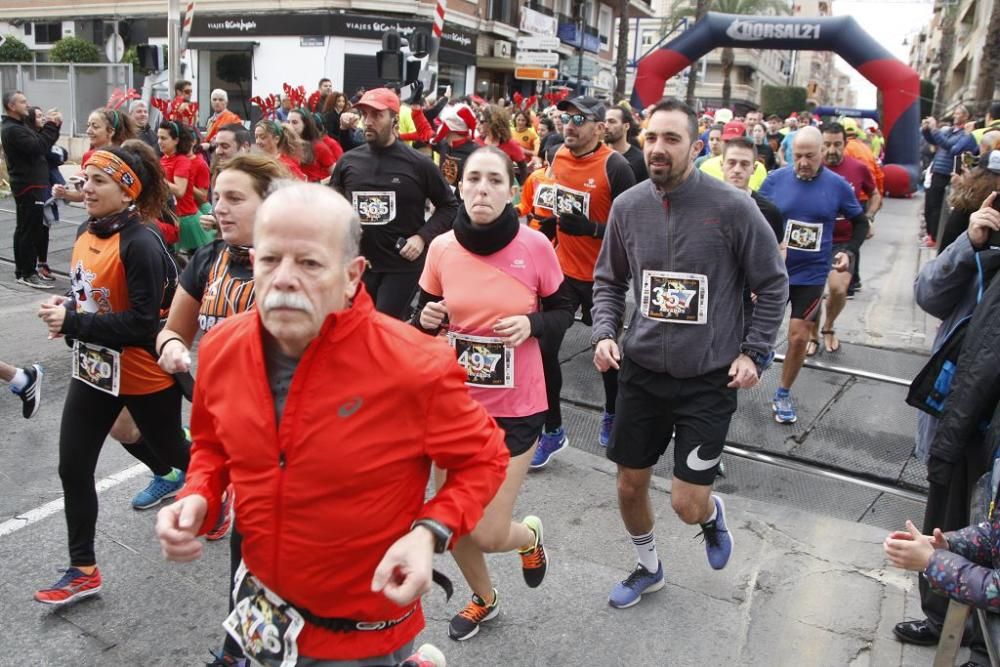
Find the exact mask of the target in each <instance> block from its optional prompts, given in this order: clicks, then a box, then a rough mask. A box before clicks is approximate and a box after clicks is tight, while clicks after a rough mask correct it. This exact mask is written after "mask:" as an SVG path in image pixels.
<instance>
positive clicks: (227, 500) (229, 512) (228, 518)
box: [205, 484, 236, 542]
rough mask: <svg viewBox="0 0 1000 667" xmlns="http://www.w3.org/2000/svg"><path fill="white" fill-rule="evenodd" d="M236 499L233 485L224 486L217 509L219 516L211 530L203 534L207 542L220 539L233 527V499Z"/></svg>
mask: <svg viewBox="0 0 1000 667" xmlns="http://www.w3.org/2000/svg"><path fill="white" fill-rule="evenodd" d="M235 499H236V496H235V492H234V491H233V485H232V484H230V485H229V486H227V487H226V491H225V493H223V494H222V508H221V509H220V510H219V518H218V519H217V520H216V522H215V526H214V527H213V528H212V530H210V531H208V532H207V533H206V534H205V539H206V540H208V541H209V542H214V541H216V540H221V539H222V538H223V537H225V536H226V535H228V534H229V529H230V528H232V527H233V501H234V500H235Z"/></svg>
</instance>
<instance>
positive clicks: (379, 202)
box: [351, 192, 396, 225]
mask: <svg viewBox="0 0 1000 667" xmlns="http://www.w3.org/2000/svg"><path fill="white" fill-rule="evenodd" d="M351 202H352V203H353V204H354V210H355V211H357V212H358V217H359V218H361V224H362V225H386V224H388V223H390V222H392V221H393V220H395V219H396V193H395V192H352V193H351Z"/></svg>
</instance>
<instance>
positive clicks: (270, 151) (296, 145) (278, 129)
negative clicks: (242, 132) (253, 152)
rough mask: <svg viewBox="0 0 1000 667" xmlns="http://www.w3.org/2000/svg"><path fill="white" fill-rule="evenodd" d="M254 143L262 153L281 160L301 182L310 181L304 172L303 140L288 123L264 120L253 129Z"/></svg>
mask: <svg viewBox="0 0 1000 667" xmlns="http://www.w3.org/2000/svg"><path fill="white" fill-rule="evenodd" d="M253 136H254V141H256V143H257V148H258V149H260V151H261V152H262V153H265V154H267V155H270V156H271V157H273V158H277V159H278V160H280V161H281V162H282V163H283V164H284V165H285V167H286V168H287V169H288V171H289V172H291V174H292V176H293V177H294V178H296V179H298V180H300V181H305V180H308V179H307V178H306V175H305V173H304V172H303V171H302V167H301V161H302V140H301V139H299V136H298V135H297V134H295V131H294V130H293V129H292V127H291V126H290V125H288V124H287V123H279V122H278V121H276V120H268V119H264V120H262V121H260V122H258V123H257V125H256V127H254V129H253Z"/></svg>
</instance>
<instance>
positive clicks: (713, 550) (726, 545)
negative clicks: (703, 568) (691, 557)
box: [695, 496, 733, 570]
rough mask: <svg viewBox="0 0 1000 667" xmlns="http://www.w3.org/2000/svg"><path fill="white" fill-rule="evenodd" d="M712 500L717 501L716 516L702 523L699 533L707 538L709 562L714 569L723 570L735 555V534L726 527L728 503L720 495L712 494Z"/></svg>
mask: <svg viewBox="0 0 1000 667" xmlns="http://www.w3.org/2000/svg"><path fill="white" fill-rule="evenodd" d="M712 501H713V502H714V503H715V512H716V514H715V518H714V519H712V520H711V521H709V522H708V523H703V524H701V532H700V533H699V535H701V537H702V538H703V539H704V540H705V553H706V554H707V555H708V564H709V565H711V566H712V569H713V570H721V569H722V568H724V567H725V566H726V563H728V562H729V557H730V556H732V555H733V536H732V535H730V534H729V529H728V528H727V527H726V504H725V503H723V502H722V498H720V497H719V496H712ZM695 537H697V535H696V536H695Z"/></svg>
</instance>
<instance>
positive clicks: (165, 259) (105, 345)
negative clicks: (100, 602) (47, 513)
mask: <svg viewBox="0 0 1000 667" xmlns="http://www.w3.org/2000/svg"><path fill="white" fill-rule="evenodd" d="M145 155H146V156H145V157H143V156H141V155H139V154H137V153H134V152H132V151H129V150H127V149H122V148H114V147H108V148H105V149H101V150H97V151H95V152H94V153H92V154H91V155H90V157H89V159H88V160H87V161H86V162H85V163H84V173H85V176H86V179H87V180H86V183H85V184H84V186H83V195H84V200H83V201H84V205H85V207H86V209H87V213H88V214H89V216H90V217H89V219H88V220H87V221H86V222H85V223H84V224H83V225H82V226H81V228H80V231H79V235H78V237H77V240H76V243H75V244H74V246H73V255H72V260H71V264H70V267H69V268H70V278H71V283H72V290H71V296H69V297H66V296H53V297H51V298H50V299H49V300H48V301H47V302H46V303H44V304H42V306H41V307H40V309H39V312H38V316H39V317H40V318H41V319H42V321H43V322H44V323H45V325H46V327H47V329H48V333H49V336H50V337H53V338H55V337H63V336H65V337H66V339H67V340H68V341H70V342H72V345H73V372H72V375H73V379H72V380H71V381H70V384H69V389H68V391H67V394H66V400H65V403H64V405H63V415H62V425H61V426H60V430H59V477H60V479H61V480H62V487H63V493H64V496H65V499H66V502H65V513H66V522H67V524H68V528H69V531H68V532H69V568H67V569H66V570H65V573H64V575H63V576H62V577H61V578H60V579H59V581H57V582H56V583H55V584H53V585H52V586H49V587H47V588H44V589H42V590H40V591H38V592H37V593H36V594H35V599H36V600H37V601H39V602H43V603H46V604H51V605H63V604H67V603H69V602H72V601H74V600H77V599H79V598H82V597H87V596H90V595H94V594H95V593H97V592H99V591H100V590H101V575H100V573H99V571H98V569H97V558H96V555H95V552H94V537H95V532H96V527H97V492H96V491H95V489H94V472H95V470H96V468H97V461H98V458H99V456H100V452H101V447H102V445H103V444H104V440H105V438H106V437H107V435H108V433H109V432H110V430H111V427H112V425H113V424H114V423H115V420H116V419H117V418H118V416H119V414H120V413H121V412H122V410H123V409H124V408H127V409H128V411H129V413H130V414H131V416H132V418H134V419H135V422H136V424H137V425H138V427H139V429H140V430H141V431H142V433H143V434H144V435H145V436H146V437H145V438H144V439H141V440H140V441H139V442H138V443H134V444H133V445H127V446H126V448H127V449H128V450H129V452H130V453H131V454H132V455H133V456H135V457H136V458H138V459H139V460H140V461H142V462H143V463H145V464H146V465H147V466H149V467H150V468H151V469H152V470H153V471H154V472H155V473H156V474H158V475H159V474H163V475H174V476H177V477H179V478H180V479H183V473H182V472H181V471H183V470H185V469H186V468H187V465H188V459H189V452H188V447H187V443H186V441H185V438H184V432H183V429H182V428H181V418H180V407H181V391H180V389H179V388H178V387H177V385H176V384H175V383H174V379H173V378H172V377H171V376H170V375H169V374H168V373H166V372H164V371H163V370H162V369H161V368H160V367H159V366H158V365H157V363H156V357H155V354H156V351H155V340H156V333H157V330H158V329H159V324H160V316H161V312H162V310H163V309H164V308H165V307H166V305H167V304H169V303H170V299H171V297H172V295H171V294H170V291H171V289H170V287H171V285H172V284H173V281H174V280H175V279H176V267H175V266H174V264H173V261H172V260H171V259H170V256H169V254H168V253H167V249H166V246H165V245H164V243H163V241H162V239H161V238H160V237H159V236H158V235H157V233H156V232H155V231H153V230H152V229H150V228H149V227H148V226H147V225H145V224H144V220H150V219H155V216H157V215H158V214H159V212H160V211H161V210H162V208H163V207H164V206H165V204H166V199H167V195H168V191H167V186H166V183H165V181H164V180H163V179H162V177H161V176H160V173H159V170H158V165H157V163H156V161H155V160H154V159H152V156H150V155H149V153H146V154H145Z"/></svg>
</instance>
